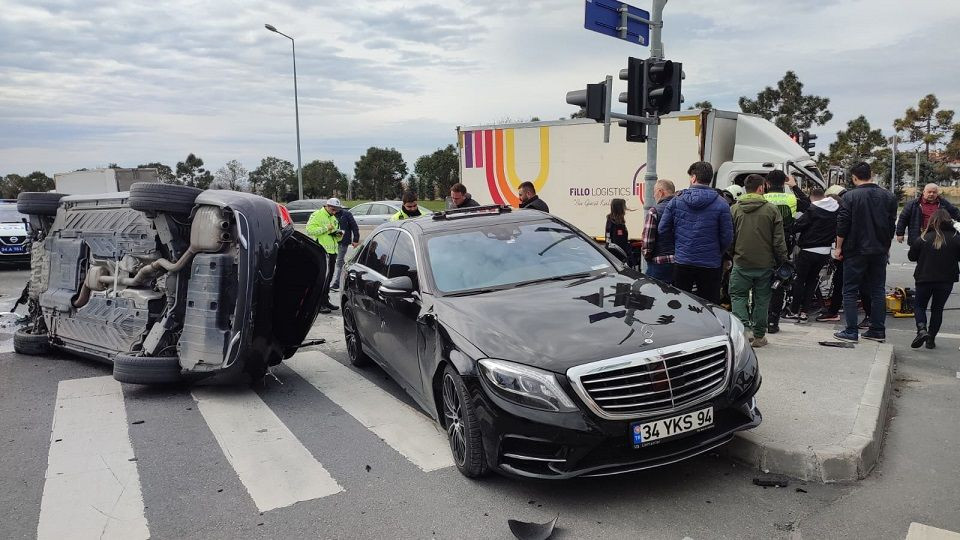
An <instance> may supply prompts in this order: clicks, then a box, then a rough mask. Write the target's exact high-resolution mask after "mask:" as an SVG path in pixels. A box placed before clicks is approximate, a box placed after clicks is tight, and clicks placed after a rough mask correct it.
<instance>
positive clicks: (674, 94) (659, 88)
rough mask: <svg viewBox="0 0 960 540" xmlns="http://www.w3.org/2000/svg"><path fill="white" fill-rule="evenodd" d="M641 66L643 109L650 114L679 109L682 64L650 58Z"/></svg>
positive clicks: (681, 100) (681, 99) (665, 112)
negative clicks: (642, 68)
mask: <svg viewBox="0 0 960 540" xmlns="http://www.w3.org/2000/svg"><path fill="white" fill-rule="evenodd" d="M643 67H644V70H643V71H644V73H643V110H644V111H645V112H647V113H649V114H651V115H654V114H667V113H670V112H673V111H679V110H680V103H681V102H683V98H682V96H681V95H680V81H682V80H683V64H681V63H679V62H673V61H671V60H657V59H652V58H651V59H649V60H646V61H645V62H644V63H643Z"/></svg>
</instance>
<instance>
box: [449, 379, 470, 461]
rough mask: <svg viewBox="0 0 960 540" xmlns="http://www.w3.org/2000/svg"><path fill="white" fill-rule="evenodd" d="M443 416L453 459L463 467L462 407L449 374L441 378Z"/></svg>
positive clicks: (464, 440) (464, 456)
mask: <svg viewBox="0 0 960 540" xmlns="http://www.w3.org/2000/svg"><path fill="white" fill-rule="evenodd" d="M443 416H444V417H445V418H446V424H447V438H448V439H449V440H450V450H451V452H453V458H454V459H455V460H456V461H457V464H458V465H460V466H463V465H464V462H465V461H466V458H467V443H466V439H465V436H464V426H463V407H462V404H461V403H460V394H459V392H457V383H456V381H454V380H453V377H452V376H451V375H450V374H449V373H448V374H446V375H444V377H443Z"/></svg>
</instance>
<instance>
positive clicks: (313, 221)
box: [307, 197, 343, 313]
mask: <svg viewBox="0 0 960 540" xmlns="http://www.w3.org/2000/svg"><path fill="white" fill-rule="evenodd" d="M340 209H341V204H340V199H337V198H336V197H334V198H332V199H329V200H327V204H325V205H324V207H323V208H321V209H319V210H317V211H316V212H314V213H312V214H310V220H309V221H307V236H309V237H310V238H313V239H314V240H316V241H317V243H318V244H320V247H322V248H323V250H324V251H326V252H327V275H326V277H325V278H324V280H323V288H322V289H321V292H320V313H330V311H331V310H335V309H338V307H337V306H335V305H333V304H331V303H330V282H331V281H332V280H333V273H334V270H335V267H336V263H337V243H338V242H339V240H340V238H341V237H342V236H343V231H341V230H340V222H339V220H337V213H338V212H340Z"/></svg>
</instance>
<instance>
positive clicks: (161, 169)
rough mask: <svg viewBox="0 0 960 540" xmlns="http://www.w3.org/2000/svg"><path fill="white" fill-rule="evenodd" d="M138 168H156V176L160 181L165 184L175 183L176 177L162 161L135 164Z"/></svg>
mask: <svg viewBox="0 0 960 540" xmlns="http://www.w3.org/2000/svg"><path fill="white" fill-rule="evenodd" d="M137 168H138V169H156V170H157V177H158V178H160V181H161V182H163V183H165V184H176V183H177V177H176V176H175V175H174V174H173V170H172V169H171V168H170V167H168V166H166V165H164V164H163V163H159V162H154V163H147V164H144V165H137Z"/></svg>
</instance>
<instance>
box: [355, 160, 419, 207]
mask: <svg viewBox="0 0 960 540" xmlns="http://www.w3.org/2000/svg"><path fill="white" fill-rule="evenodd" d="M406 176H407V164H406V162H404V161H403V156H402V155H400V152H398V151H397V150H396V149H395V148H376V147H370V148H368V149H367V153H366V154H364V155H363V156H360V159H359V161H357V162H356V165H355V166H354V169H353V177H354V178H355V179H356V182H357V183H356V185H355V186H354V188H355V189H354V193H353V197H354V198H355V199H382V198H384V197H398V196H399V195H400V192H401V181H402V180H403V178H404V177H406Z"/></svg>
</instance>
